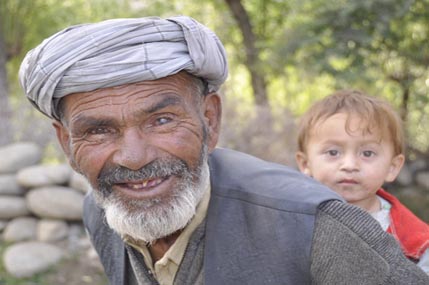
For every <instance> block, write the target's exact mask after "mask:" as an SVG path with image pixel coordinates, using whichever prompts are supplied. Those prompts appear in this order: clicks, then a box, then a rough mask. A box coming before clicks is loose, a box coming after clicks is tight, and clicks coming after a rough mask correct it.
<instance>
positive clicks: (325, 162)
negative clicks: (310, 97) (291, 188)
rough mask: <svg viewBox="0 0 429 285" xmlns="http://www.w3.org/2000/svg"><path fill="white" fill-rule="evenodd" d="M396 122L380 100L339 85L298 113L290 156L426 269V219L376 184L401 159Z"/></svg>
mask: <svg viewBox="0 0 429 285" xmlns="http://www.w3.org/2000/svg"><path fill="white" fill-rule="evenodd" d="M403 153H404V135H403V130H402V123H401V119H400V118H399V116H398V115H397V114H396V112H395V111H394V110H393V108H392V107H391V106H390V105H389V104H388V103H387V102H385V101H382V100H380V99H377V98H375V97H371V96H368V95H365V94H363V93H361V92H359V91H353V90H343V91H339V92H337V93H334V94H332V95H330V96H328V97H325V98H324V99H322V100H320V101H318V102H316V103H315V104H314V105H313V106H312V107H311V108H310V109H309V110H308V111H307V112H306V113H305V114H304V115H303V116H302V118H301V122H300V125H299V130H298V151H297V153H296V161H297V163H298V167H299V169H300V170H301V172H303V173H305V174H307V175H309V176H312V177H313V178H314V179H316V180H319V181H320V182H322V183H324V184H326V185H327V186H329V187H330V188H331V189H333V190H334V191H336V192H337V193H338V194H340V195H341V196H342V197H343V198H344V199H345V200H346V201H347V202H349V203H351V204H354V205H357V206H359V207H362V208H363V209H365V210H367V211H368V212H369V213H370V214H371V215H372V216H373V217H374V218H375V219H376V220H377V221H378V222H379V223H380V224H381V226H382V227H383V229H384V230H385V231H387V232H389V233H391V234H392V235H393V236H394V237H395V238H396V239H397V240H398V242H399V243H400V244H401V247H402V250H403V252H404V254H405V255H406V256H407V257H408V258H409V259H411V260H412V261H414V262H416V263H417V264H418V265H419V266H420V267H421V268H422V269H423V270H424V271H425V272H426V273H427V274H429V225H427V224H425V223H424V222H423V221H421V220H420V219H419V218H417V217H416V216H415V215H414V214H413V213H412V212H411V211H410V210H408V209H407V208H406V207H405V206H404V205H402V204H401V203H400V202H399V200H398V199H397V198H395V197H394V196H393V195H391V194H389V193H387V192H386V191H385V190H383V189H382V188H381V187H382V185H383V183H384V182H392V181H393V180H394V179H395V178H396V176H397V175H398V173H399V171H400V170H401V168H402V166H403V164H404V160H405V157H404V154H403Z"/></svg>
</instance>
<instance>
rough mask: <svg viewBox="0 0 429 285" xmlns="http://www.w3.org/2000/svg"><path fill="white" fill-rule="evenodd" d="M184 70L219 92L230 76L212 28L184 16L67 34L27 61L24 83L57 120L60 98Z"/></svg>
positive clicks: (21, 74)
mask: <svg viewBox="0 0 429 285" xmlns="http://www.w3.org/2000/svg"><path fill="white" fill-rule="evenodd" d="M181 70H186V71H188V72H189V73H191V74H193V75H195V76H198V77H200V78H202V79H204V80H205V81H206V83H207V84H208V88H209V91H210V92H212V91H216V90H218V89H219V87H220V85H221V84H222V83H223V82H224V81H225V79H226V77H227V75H228V66H227V60H226V54H225V50H224V47H223V46H222V43H221V42H220V40H219V39H218V38H217V36H216V35H215V34H214V33H213V32H212V31H210V30H209V29H208V28H207V27H205V26H203V25H201V24H200V23H198V22H197V21H195V20H194V19H192V18H189V17H185V16H179V17H172V18H168V19H161V18H157V17H148V18H138V19H113V20H107V21H104V22H100V23H95V24H84V25H77V26H72V27H69V28H67V29H64V30H62V31H60V32H58V33H56V34H54V35H53V36H51V37H49V38H47V39H46V40H44V41H43V42H42V43H41V44H40V45H39V46H37V47H36V48H35V49H33V50H31V51H29V52H28V54H27V55H26V56H25V58H24V60H23V62H22V64H21V67H20V70H19V79H20V81H21V85H22V87H23V88H24V91H25V94H26V96H27V98H28V99H29V100H30V101H31V102H32V103H33V104H34V105H35V106H36V107H37V108H38V109H39V110H40V111H41V112H43V113H44V114H46V115H47V116H49V117H51V118H56V119H58V114H57V104H58V101H59V99H60V98H62V97H64V96H66V95H69V94H72V93H77V92H86V91H92V90H95V89H99V88H105V87H113V86H118V85H122V84H127V83H134V82H139V81H145V80H154V79H158V78H163V77H166V76H168V75H172V74H176V73H178V72H179V71H181Z"/></svg>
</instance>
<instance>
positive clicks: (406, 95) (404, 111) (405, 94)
mask: <svg viewBox="0 0 429 285" xmlns="http://www.w3.org/2000/svg"><path fill="white" fill-rule="evenodd" d="M409 100H410V88H409V87H408V86H402V102H401V111H400V115H401V119H402V120H403V121H404V123H405V122H406V121H407V119H408V118H407V117H408V102H409Z"/></svg>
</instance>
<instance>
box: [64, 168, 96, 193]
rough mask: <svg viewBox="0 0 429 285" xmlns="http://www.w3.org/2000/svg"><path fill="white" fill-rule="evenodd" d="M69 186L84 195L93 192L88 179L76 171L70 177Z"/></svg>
mask: <svg viewBox="0 0 429 285" xmlns="http://www.w3.org/2000/svg"><path fill="white" fill-rule="evenodd" d="M69 186H70V187H71V188H73V189H76V190H79V191H81V192H83V193H88V192H89V191H90V190H91V185H89V182H88V180H86V178H85V177H84V176H83V175H81V174H79V173H77V172H75V171H73V172H72V174H71V175H70V183H69Z"/></svg>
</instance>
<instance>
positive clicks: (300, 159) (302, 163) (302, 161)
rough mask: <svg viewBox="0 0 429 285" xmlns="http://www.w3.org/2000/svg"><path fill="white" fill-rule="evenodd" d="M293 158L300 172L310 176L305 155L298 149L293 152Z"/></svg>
mask: <svg viewBox="0 0 429 285" xmlns="http://www.w3.org/2000/svg"><path fill="white" fill-rule="evenodd" d="M295 160H296V163H297V164H298V168H299V170H300V171H301V172H302V173H304V174H307V175H308V176H311V171H310V168H309V167H308V159H307V155H306V154H305V153H303V152H302V151H298V152H297V153H296V154H295Z"/></svg>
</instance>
